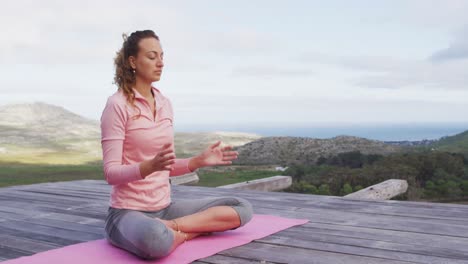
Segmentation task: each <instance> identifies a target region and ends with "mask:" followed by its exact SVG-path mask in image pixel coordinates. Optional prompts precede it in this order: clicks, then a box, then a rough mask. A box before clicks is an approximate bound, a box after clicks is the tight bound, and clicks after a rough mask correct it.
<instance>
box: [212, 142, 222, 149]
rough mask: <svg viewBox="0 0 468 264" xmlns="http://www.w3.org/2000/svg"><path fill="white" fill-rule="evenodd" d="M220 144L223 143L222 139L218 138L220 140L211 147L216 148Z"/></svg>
mask: <svg viewBox="0 0 468 264" xmlns="http://www.w3.org/2000/svg"><path fill="white" fill-rule="evenodd" d="M219 144H221V140H218V142H216V143H214V144H213V145H211V147H210V148H211V149H214V148H216V147H217V146H219Z"/></svg>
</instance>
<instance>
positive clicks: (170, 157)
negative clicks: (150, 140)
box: [151, 143, 176, 171]
mask: <svg viewBox="0 0 468 264" xmlns="http://www.w3.org/2000/svg"><path fill="white" fill-rule="evenodd" d="M171 145H172V144H171V143H167V144H164V145H163V147H162V149H161V151H160V152H159V153H158V154H157V155H156V156H154V158H153V159H152V160H151V164H152V167H153V170H154V171H161V170H172V164H174V163H175V158H176V156H175V153H174V150H173V148H171Z"/></svg>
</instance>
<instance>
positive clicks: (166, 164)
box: [161, 160, 175, 166]
mask: <svg viewBox="0 0 468 264" xmlns="http://www.w3.org/2000/svg"><path fill="white" fill-rule="evenodd" d="M174 163H175V160H166V161H163V162H161V165H162V166H168V165H172V164H174Z"/></svg>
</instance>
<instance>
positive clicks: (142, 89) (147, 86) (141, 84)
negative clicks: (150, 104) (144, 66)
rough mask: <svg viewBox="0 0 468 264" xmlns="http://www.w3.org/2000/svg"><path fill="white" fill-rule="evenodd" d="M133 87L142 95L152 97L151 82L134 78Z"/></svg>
mask: <svg viewBox="0 0 468 264" xmlns="http://www.w3.org/2000/svg"><path fill="white" fill-rule="evenodd" d="M135 89H136V90H137V91H138V92H139V93H140V94H141V95H142V96H144V97H148V98H149V97H152V94H153V93H152V91H151V82H145V81H142V80H139V79H138V78H137V79H136V83H135Z"/></svg>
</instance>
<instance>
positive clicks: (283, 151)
mask: <svg viewBox="0 0 468 264" xmlns="http://www.w3.org/2000/svg"><path fill="white" fill-rule="evenodd" d="M404 149H405V148H404V147H401V146H395V145H389V144H385V143H383V142H381V141H376V140H368V139H364V138H359V137H351V136H338V137H334V138H331V139H314V138H303V137H264V138H261V139H258V140H255V141H253V142H250V143H247V144H245V145H243V146H240V147H237V148H236V150H237V151H238V152H239V157H238V159H237V160H236V161H235V163H234V164H245V165H247V164H249V165H266V164H281V165H287V164H291V163H299V164H304V163H309V164H310V163H315V162H316V161H317V159H318V158H319V157H321V156H324V157H328V156H332V155H336V154H338V153H343V152H350V151H358V150H359V151H360V152H361V153H363V154H381V155H387V154H390V153H395V152H400V151H402V150H404Z"/></svg>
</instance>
